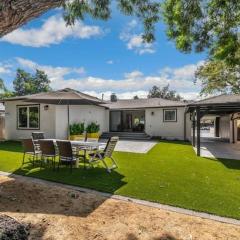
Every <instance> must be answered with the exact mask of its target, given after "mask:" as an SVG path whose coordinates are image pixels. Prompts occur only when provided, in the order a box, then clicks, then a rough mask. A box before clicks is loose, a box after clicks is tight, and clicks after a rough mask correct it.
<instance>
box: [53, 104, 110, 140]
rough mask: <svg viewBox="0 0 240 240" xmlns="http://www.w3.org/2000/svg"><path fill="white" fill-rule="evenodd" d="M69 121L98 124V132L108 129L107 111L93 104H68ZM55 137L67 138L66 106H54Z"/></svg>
mask: <svg viewBox="0 0 240 240" xmlns="http://www.w3.org/2000/svg"><path fill="white" fill-rule="evenodd" d="M69 117H70V119H69V122H70V124H71V123H75V122H84V123H85V127H86V126H87V124H89V123H91V122H95V123H98V124H99V125H100V133H102V132H105V131H109V111H108V110H107V109H105V108H103V107H99V106H94V105H72V106H69ZM56 138H60V139H65V138H67V106H61V105H59V106H56Z"/></svg>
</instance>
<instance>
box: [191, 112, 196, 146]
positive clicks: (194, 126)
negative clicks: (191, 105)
mask: <svg viewBox="0 0 240 240" xmlns="http://www.w3.org/2000/svg"><path fill="white" fill-rule="evenodd" d="M192 128H193V139H192V145H193V146H194V147H195V146H196V119H195V111H194V112H193V124H192Z"/></svg>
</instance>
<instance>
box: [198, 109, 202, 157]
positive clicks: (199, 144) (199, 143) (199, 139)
mask: <svg viewBox="0 0 240 240" xmlns="http://www.w3.org/2000/svg"><path fill="white" fill-rule="evenodd" d="M200 119H201V116H200V107H197V156H200V154H201V153H200V151H201V149H200V148H201V136H200Z"/></svg>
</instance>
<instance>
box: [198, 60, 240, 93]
mask: <svg viewBox="0 0 240 240" xmlns="http://www.w3.org/2000/svg"><path fill="white" fill-rule="evenodd" d="M196 79H197V80H200V81H201V82H202V90H201V94H202V95H203V94H214V93H218V92H222V93H234V94H237V93H240V66H239V65H232V66H231V65H228V64H226V62H225V61H222V60H217V61H207V62H206V63H205V64H204V65H202V66H200V67H199V68H198V69H197V72H196Z"/></svg>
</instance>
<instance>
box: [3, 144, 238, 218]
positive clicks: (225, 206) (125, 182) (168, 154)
mask: <svg viewBox="0 0 240 240" xmlns="http://www.w3.org/2000/svg"><path fill="white" fill-rule="evenodd" d="M21 151H22V150H21V145H20V144H19V143H16V142H3V143H0V171H6V172H11V173H15V174H20V175H27V176H31V177H36V178H42V179H47V180H52V181H57V182H62V183H67V184H72V185H77V186H82V187H87V188H92V189H96V190H100V191H103V192H109V193H115V194H120V195H124V196H130V197H134V198H139V199H145V200H150V201H154V202H160V203H164V204H169V205H173V206H179V207H183V208H188V209H194V210H197V211H203V212H209V213H214V214H217V215H221V216H227V217H233V218H237V219H240V161H237V160H216V159H207V158H202V157H197V156H196V155H195V153H194V151H193V149H192V147H191V145H190V144H188V143H184V142H164V141H162V142H159V143H158V144H157V145H156V146H155V147H154V148H153V149H152V150H150V151H149V152H148V154H134V153H123V152H115V153H114V157H115V158H116V160H117V163H118V165H119V168H118V169H117V170H115V171H113V172H112V173H111V174H108V173H107V172H106V170H105V169H104V168H102V167H96V168H94V169H88V170H84V169H83V168H82V167H80V168H79V169H74V171H73V173H72V174H70V171H69V169H68V168H65V167H63V168H62V169H60V171H59V172H57V171H53V170H52V169H51V168H44V169H42V170H40V169H39V168H38V167H36V168H34V169H33V168H32V165H31V164H29V165H28V164H27V165H24V166H23V167H22V168H21V162H22V153H21Z"/></svg>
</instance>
